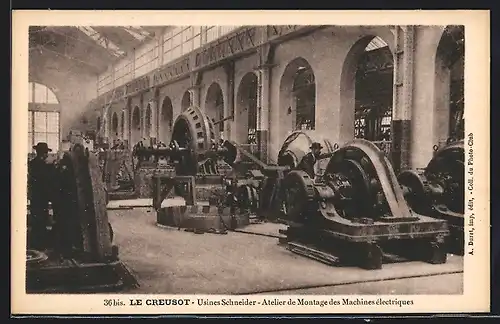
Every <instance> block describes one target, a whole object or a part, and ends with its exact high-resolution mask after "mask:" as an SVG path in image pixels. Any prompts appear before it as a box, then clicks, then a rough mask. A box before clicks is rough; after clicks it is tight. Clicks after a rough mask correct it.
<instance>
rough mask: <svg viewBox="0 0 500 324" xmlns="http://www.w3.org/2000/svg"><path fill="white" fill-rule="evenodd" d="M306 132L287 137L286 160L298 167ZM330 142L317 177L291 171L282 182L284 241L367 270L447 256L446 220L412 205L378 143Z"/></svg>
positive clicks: (316, 255) (298, 250) (291, 246)
mask: <svg viewBox="0 0 500 324" xmlns="http://www.w3.org/2000/svg"><path fill="white" fill-rule="evenodd" d="M302 137H303V138H304V139H303V140H301V141H300V142H299V141H298V139H299V136H297V138H296V139H295V141H293V140H291V139H289V141H285V144H284V147H283V149H282V150H281V151H280V158H281V163H282V164H285V163H286V164H291V166H292V167H293V166H294V165H296V163H297V161H298V160H299V158H300V156H301V155H303V154H304V152H307V150H308V147H309V144H310V141H308V140H307V138H306V137H304V136H302ZM292 142H294V143H293V144H292ZM325 146H326V147H327V149H328V150H330V151H332V152H331V154H330V156H331V157H330V158H328V159H326V162H325V163H326V166H325V167H324V169H323V170H322V172H319V175H317V176H316V177H315V178H314V179H312V178H311V177H310V176H309V175H307V173H305V172H304V171H301V170H291V171H289V172H288V174H287V175H286V176H285V178H284V179H283V180H282V184H281V187H282V197H283V208H284V215H285V217H286V219H287V222H288V228H287V229H286V230H284V231H281V233H282V234H284V235H285V236H286V237H285V238H283V239H280V242H281V243H282V244H284V245H286V246H287V248H288V249H289V250H291V251H292V252H295V253H297V254H300V255H303V256H307V257H310V258H313V259H316V260H318V261H321V262H324V263H327V264H331V265H333V264H343V265H347V264H349V265H356V266H360V267H362V268H366V269H379V268H381V267H382V264H383V263H384V262H386V261H387V262H390V261H393V260H397V259H399V260H401V258H403V259H405V260H408V259H412V260H422V261H426V262H429V263H445V262H446V256H447V255H446V251H445V249H444V240H445V237H446V236H447V235H448V234H449V231H448V226H447V222H446V221H444V220H439V219H436V218H432V217H429V216H424V215H420V214H418V213H416V212H414V211H412V210H411V209H410V208H409V207H408V205H407V203H406V201H405V199H404V197H403V191H402V189H401V187H400V186H399V184H398V181H397V178H396V175H395V174H394V171H393V169H392V168H391V166H390V163H389V161H388V160H387V158H386V157H385V155H384V154H383V153H382V152H381V151H380V150H379V149H378V148H377V147H376V146H375V145H374V144H373V143H371V142H369V141H366V140H361V139H356V140H353V141H351V142H348V143H346V144H345V145H343V146H341V147H340V148H338V149H335V147H332V146H331V144H330V143H328V142H327V143H325ZM320 169H321V168H320Z"/></svg>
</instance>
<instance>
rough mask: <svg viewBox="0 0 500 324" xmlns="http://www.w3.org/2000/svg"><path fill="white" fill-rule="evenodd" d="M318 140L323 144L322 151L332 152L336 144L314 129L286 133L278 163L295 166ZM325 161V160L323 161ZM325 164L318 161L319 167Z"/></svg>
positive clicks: (321, 167)
mask: <svg viewBox="0 0 500 324" xmlns="http://www.w3.org/2000/svg"><path fill="white" fill-rule="evenodd" d="M314 142H318V143H320V144H321V146H323V150H322V153H332V152H333V151H334V150H335V149H336V147H337V145H336V144H333V143H331V142H330V141H329V140H328V139H326V138H324V136H322V135H320V134H319V133H317V132H315V131H295V132H293V133H291V134H290V135H288V137H287V138H286V139H285V141H284V142H283V145H282V146H281V149H280V151H279V153H278V165H280V166H289V167H290V168H292V169H293V168H295V167H297V165H298V164H299V163H300V161H301V160H302V158H303V157H304V155H306V154H307V153H308V152H309V149H310V146H311V144H312V143H314ZM325 163H326V162H325ZM325 166H326V164H325V165H322V164H321V163H320V165H319V169H320V170H323V169H324V167H325Z"/></svg>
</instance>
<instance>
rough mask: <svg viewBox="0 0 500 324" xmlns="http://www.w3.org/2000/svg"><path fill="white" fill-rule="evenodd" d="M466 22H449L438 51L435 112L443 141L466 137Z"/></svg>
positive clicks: (438, 131) (441, 140)
mask: <svg viewBox="0 0 500 324" xmlns="http://www.w3.org/2000/svg"><path fill="white" fill-rule="evenodd" d="M464 32H465V31H464V26H447V27H446V28H445V29H444V31H443V35H442V36H441V40H440V42H439V45H438V48H437V53H436V70H435V75H436V82H435V87H436V88H435V112H434V113H435V116H436V117H437V123H436V125H435V127H437V135H438V139H439V142H440V144H441V145H442V144H443V142H445V141H446V140H448V138H453V139H463V138H464V68H465V67H464V43H465V34H464Z"/></svg>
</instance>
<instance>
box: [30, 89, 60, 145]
mask: <svg viewBox="0 0 500 324" xmlns="http://www.w3.org/2000/svg"><path fill="white" fill-rule="evenodd" d="M28 94H29V98H28V152H32V151H33V146H34V145H36V144H37V143H38V142H46V143H47V145H48V146H49V148H51V149H52V152H57V151H58V150H59V145H60V138H59V128H60V122H59V115H60V108H61V107H60V105H59V101H58V100H57V97H56V95H55V94H54V92H52V90H50V89H49V88H48V87H46V86H44V85H42V84H39V83H34V82H30V83H29V91H28Z"/></svg>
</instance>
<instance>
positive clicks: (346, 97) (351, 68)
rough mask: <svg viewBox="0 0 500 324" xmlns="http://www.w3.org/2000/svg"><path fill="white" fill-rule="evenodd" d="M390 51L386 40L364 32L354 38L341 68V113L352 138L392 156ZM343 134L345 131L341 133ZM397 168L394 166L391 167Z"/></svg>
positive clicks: (392, 69)
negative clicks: (365, 34) (354, 40)
mask: <svg viewBox="0 0 500 324" xmlns="http://www.w3.org/2000/svg"><path fill="white" fill-rule="evenodd" d="M393 76H394V60H393V53H392V51H391V49H390V48H389V46H388V43H387V40H385V39H382V38H381V37H380V36H374V35H368V36H365V37H363V38H361V39H360V40H358V41H357V42H356V43H355V44H354V45H353V46H352V47H351V49H350V51H349V53H348V54H347V57H346V60H345V62H344V65H343V68H342V76H341V85H340V95H341V101H340V103H341V107H340V108H341V113H344V114H350V116H347V115H345V116H346V117H348V118H343V119H342V120H349V121H350V122H349V123H347V124H345V125H344V127H349V128H350V132H351V134H352V137H354V138H363V139H366V140H369V141H372V142H374V143H375V144H376V145H377V146H378V147H379V148H380V149H381V150H382V151H384V153H385V154H386V156H387V157H388V158H391V157H392V151H393V148H392V142H393V134H392V131H391V130H392V115H393ZM343 134H347V132H343ZM395 167H398V166H395Z"/></svg>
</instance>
